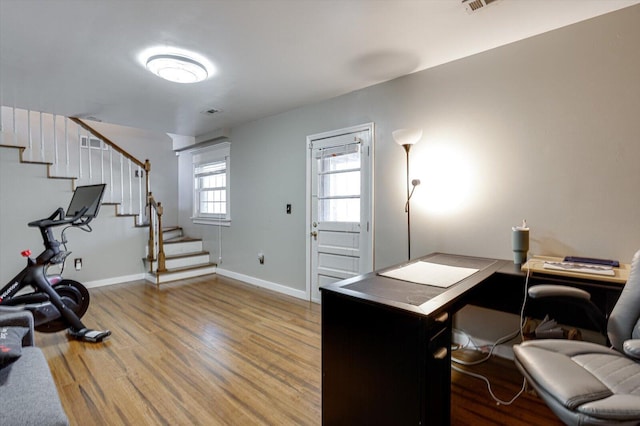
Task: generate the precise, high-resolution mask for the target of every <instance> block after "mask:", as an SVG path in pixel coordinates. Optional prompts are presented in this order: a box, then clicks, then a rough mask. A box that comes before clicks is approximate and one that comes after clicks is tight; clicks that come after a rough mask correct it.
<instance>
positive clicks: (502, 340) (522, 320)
mask: <svg viewBox="0 0 640 426" xmlns="http://www.w3.org/2000/svg"><path fill="white" fill-rule="evenodd" d="M529 275H530V269H529V268H527V275H526V277H525V281H524V296H523V300H522V307H521V309H520V327H519V329H518V330H516V331H514V332H512V333H509V334H507V335H506V336H503V337H500V338H499V339H498V340H496V341H495V342H494V343H493V344H492V345H491V349H490V350H489V353H488V354H487V356H485V357H484V358H482V359H479V360H476V361H464V360H461V359H458V358H454V357H453V356H452V357H451V362H452V364H451V368H452V369H453V370H454V371H457V372H459V373H462V374H465V375H467V376H471V377H475V378H476V379H480V380H482V381H484V382H485V384H486V385H487V390H488V391H489V395H491V398H493V400H494V401H495V402H496V404H498V405H511V404H513V402H514V401H515V400H516V399H518V398H519V397H520V395H522V393H523V392H524V391H525V389H526V385H527V380H526V379H524V378H523V379H522V388H520V391H518V393H516V394H515V396H514V397H513V398H511V399H510V400H509V401H503V400H501V399H500V398H498V397H497V396H495V394H494V393H493V390H492V389H491V382H490V381H489V379H488V378H487V377H485V376H483V375H482V374H478V373H473V372H471V371H466V370H463V369H461V368H460V367H458V366H456V365H455V364H460V365H466V366H472V365H478V364H482V363H483V362H486V361H487V360H489V359H490V358H491V355H493V351H494V350H495V348H496V347H497V346H498V345H501V344H503V343H505V342H508V341H509V340H511V339H513V338H515V337H516V336H517V335H518V334H519V335H520V341H524V323H525V318H524V309H525V306H526V304H527V294H528V292H529ZM458 331H459V332H462V333H463V334H464V335H465V336H466V337H467V339H468V340H467V343H466V344H465V345H463V346H461V347H460V346H459V347H458V348H456V349H455V350H458V349H461V348H465V347H467V345H468V344H473V346H474V347H475V348H476V349H479V347H478V346H477V345H476V344H475V343H474V342H473V340H472V339H471V337H470V336H469V335H468V334H467V333H466V332H464V331H462V330H458Z"/></svg>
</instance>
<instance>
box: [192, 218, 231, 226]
mask: <svg viewBox="0 0 640 426" xmlns="http://www.w3.org/2000/svg"><path fill="white" fill-rule="evenodd" d="M191 221H192V222H193V223H194V224H197V225H215V226H231V219H207V218H204V217H192V218H191Z"/></svg>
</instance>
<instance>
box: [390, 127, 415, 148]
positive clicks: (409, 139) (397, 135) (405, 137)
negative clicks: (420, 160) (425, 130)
mask: <svg viewBox="0 0 640 426" xmlns="http://www.w3.org/2000/svg"><path fill="white" fill-rule="evenodd" d="M392 135H393V139H394V140H395V141H396V143H397V144H398V145H402V146H404V145H414V144H416V143H418V141H419V140H420V139H421V138H422V129H398V130H394V131H393V133H392Z"/></svg>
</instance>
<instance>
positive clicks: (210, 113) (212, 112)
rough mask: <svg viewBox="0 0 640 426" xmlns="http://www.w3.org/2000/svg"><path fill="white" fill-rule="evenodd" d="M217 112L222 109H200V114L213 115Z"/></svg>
mask: <svg viewBox="0 0 640 426" xmlns="http://www.w3.org/2000/svg"><path fill="white" fill-rule="evenodd" d="M218 112H222V110H221V109H218V108H207V109H205V110H204V111H200V114H204V115H213V114H216V113H218Z"/></svg>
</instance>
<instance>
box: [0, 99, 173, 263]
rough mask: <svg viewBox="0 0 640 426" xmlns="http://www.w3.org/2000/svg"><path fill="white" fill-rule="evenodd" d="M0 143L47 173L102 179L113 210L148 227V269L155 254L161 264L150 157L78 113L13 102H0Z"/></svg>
mask: <svg viewBox="0 0 640 426" xmlns="http://www.w3.org/2000/svg"><path fill="white" fill-rule="evenodd" d="M61 118H62V120H61ZM70 123H74V124H75V125H76V126H73V125H70ZM74 127H75V128H74ZM76 132H77V134H75V133H76ZM85 132H86V133H85ZM0 144H5V145H10V146H16V147H20V148H22V150H21V161H23V162H36V163H42V164H46V165H47V166H48V168H49V169H48V175H49V177H65V178H72V179H76V180H77V181H78V183H80V184H85V183H87V184H92V183H97V181H98V180H99V181H100V182H99V183H106V184H107V188H108V190H107V193H105V199H104V202H105V203H114V204H116V205H117V207H116V209H117V210H116V212H117V214H118V215H130V216H136V224H137V225H138V226H140V225H144V226H148V227H149V253H148V255H147V259H148V260H150V261H151V262H150V264H151V268H152V269H151V271H152V272H153V262H152V261H153V260H156V259H157V263H158V265H157V269H158V271H164V270H166V269H165V268H166V267H165V255H164V244H163V242H162V210H163V209H162V205H161V203H159V202H157V201H156V200H155V199H154V198H153V196H152V194H151V188H150V180H149V173H150V171H151V164H150V162H149V160H145V161H144V162H143V161H140V160H138V159H137V158H135V157H134V156H133V155H131V154H130V153H128V152H127V151H126V150H124V149H123V148H121V147H120V146H118V145H117V144H116V143H114V142H113V141H112V140H110V139H109V138H107V137H106V136H105V135H103V134H102V133H100V132H99V131H98V130H97V129H95V128H93V127H92V126H91V125H90V124H89V123H87V122H86V121H84V120H82V119H80V118H76V117H61V116H57V115H53V114H48V113H43V112H37V111H31V110H23V109H19V108H15V107H5V106H0ZM141 174H144V184H143V179H142V177H143V176H141ZM143 185H144V188H143Z"/></svg>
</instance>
